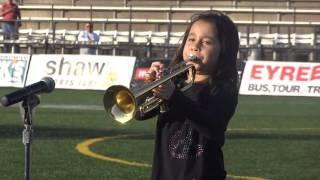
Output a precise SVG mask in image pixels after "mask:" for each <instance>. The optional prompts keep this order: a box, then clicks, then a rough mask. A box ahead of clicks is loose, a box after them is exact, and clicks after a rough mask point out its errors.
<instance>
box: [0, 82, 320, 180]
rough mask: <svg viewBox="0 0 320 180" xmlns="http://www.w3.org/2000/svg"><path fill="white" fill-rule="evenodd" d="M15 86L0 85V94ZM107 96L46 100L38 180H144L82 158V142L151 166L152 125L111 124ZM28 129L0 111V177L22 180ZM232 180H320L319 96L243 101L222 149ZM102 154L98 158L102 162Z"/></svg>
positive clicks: (39, 125) (11, 112) (131, 171)
mask: <svg viewBox="0 0 320 180" xmlns="http://www.w3.org/2000/svg"><path fill="white" fill-rule="evenodd" d="M12 90H13V89H12V88H0V95H1V96H2V95H4V94H6V93H8V92H11V91H12ZM103 93H104V92H102V91H70V90H55V91H54V92H53V93H51V94H44V95H41V105H40V106H39V107H38V108H37V109H36V113H35V117H34V122H33V129H34V136H33V143H32V158H31V159H32V167H31V179H33V180H44V179H46V180H70V179H77V180H109V179H110V180H127V179H130V180H147V179H149V177H150V171H151V169H150V167H140V166H136V165H127V164H122V163H118V162H113V161H110V160H106V159H104V160H103V159H97V158H93V157H90V156H86V155H83V154H81V153H80V152H79V151H78V150H77V149H76V146H77V145H78V144H79V143H83V142H84V141H85V140H88V139H92V138H101V137H117V136H119V135H128V136H126V137H120V138H110V139H104V140H101V141H99V142H96V143H93V144H91V145H90V150H91V152H94V153H96V154H98V155H100V156H101V157H107V158H114V159H121V160H125V161H126V162H137V163H141V164H145V165H149V164H151V159H152V152H153V135H154V128H155V120H154V119H152V120H149V121H144V122H137V121H130V122H129V123H128V124H125V125H121V124H118V123H117V122H115V121H112V120H108V119H106V115H105V113H104V110H103V105H102V97H103ZM22 130H23V124H22V121H21V118H20V115H19V109H18V107H17V106H15V107H9V108H4V107H0V154H1V158H0V174H1V175H0V179H1V180H2V179H3V180H17V179H23V171H24V146H23V144H22V140H21V139H22V138H21V133H22ZM224 152H225V165H226V169H227V171H228V173H229V175H228V179H255V180H259V179H277V180H283V179H285V180H287V179H289V180H295V179H306V180H309V179H310V180H314V179H320V155H319V154H320V98H310V97H270V96H240V97H239V105H238V109H237V112H236V115H235V116H234V117H233V119H232V120H231V123H230V125H229V129H228V131H227V140H226V144H225V146H224ZM100 156H99V157H100Z"/></svg>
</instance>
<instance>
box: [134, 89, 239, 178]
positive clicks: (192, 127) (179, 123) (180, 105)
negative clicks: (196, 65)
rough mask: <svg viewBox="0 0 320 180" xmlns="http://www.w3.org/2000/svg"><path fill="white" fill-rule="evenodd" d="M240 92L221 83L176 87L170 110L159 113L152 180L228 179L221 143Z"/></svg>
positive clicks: (149, 114)
mask: <svg viewBox="0 0 320 180" xmlns="http://www.w3.org/2000/svg"><path fill="white" fill-rule="evenodd" d="M236 105H237V93H233V91H232V90H231V89H230V88H228V86H221V87H219V88H214V89H212V88H209V85H208V84H197V83H196V84H194V85H193V86H192V87H191V88H190V89H188V90H187V91H185V92H181V91H179V90H175V91H174V93H173V95H172V97H171V98H170V100H169V101H168V106H169V110H168V111H167V112H165V113H160V114H159V113H158V112H159V110H154V111H151V112H150V113H148V114H146V115H144V116H141V115H140V114H139V113H137V117H136V118H137V119H138V120H142V119H146V118H150V117H152V116H154V115H156V114H159V115H158V121H157V128H156V139H155V150H154V159H153V167H152V178H151V179H152V180H215V179H218V180H219V179H225V177H226V172H225V170H224V160H223V152H222V149H221V148H222V146H223V144H224V139H225V137H224V134H225V130H226V128H227V125H228V122H229V120H230V119H231V117H232V115H233V114H234V112H235V108H236Z"/></svg>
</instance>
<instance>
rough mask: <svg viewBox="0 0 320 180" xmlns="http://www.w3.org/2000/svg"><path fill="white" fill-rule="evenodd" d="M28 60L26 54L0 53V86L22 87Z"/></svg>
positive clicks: (28, 57)
mask: <svg viewBox="0 0 320 180" xmlns="http://www.w3.org/2000/svg"><path fill="white" fill-rule="evenodd" d="M29 60H30V55H28V54H0V87H1V86H5V87H23V86H24V83H25V81H26V75H27V70H28V65H29Z"/></svg>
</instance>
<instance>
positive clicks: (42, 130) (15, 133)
mask: <svg viewBox="0 0 320 180" xmlns="http://www.w3.org/2000/svg"><path fill="white" fill-rule="evenodd" d="M23 129H24V127H17V126H14V125H0V139H7V138H20V137H21V134H22V131H23ZM33 131H34V132H33V137H34V138H37V139H78V138H81V139H83V138H92V137H103V136H117V135H124V134H128V135H130V136H129V137H128V139H153V134H152V132H143V131H139V130H124V129H121V130H119V129H89V128H62V127H43V126H40V127H39V126H38V127H34V128H33ZM122 139H126V138H122Z"/></svg>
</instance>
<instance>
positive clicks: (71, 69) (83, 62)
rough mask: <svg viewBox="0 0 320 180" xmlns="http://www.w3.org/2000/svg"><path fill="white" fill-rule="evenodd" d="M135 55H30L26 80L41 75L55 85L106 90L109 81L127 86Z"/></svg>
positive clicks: (67, 87)
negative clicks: (49, 78) (52, 80)
mask: <svg viewBox="0 0 320 180" xmlns="http://www.w3.org/2000/svg"><path fill="white" fill-rule="evenodd" d="M134 64H135V57H127V56H96V55H48V54H42V55H32V58H31V62H30V69H29V73H28V78H27V84H31V83H34V82H37V81H39V80H40V79H41V78H42V77H44V76H49V77H51V78H53V79H54V80H55V82H56V88H61V89H90V90H106V89H107V88H108V87H109V86H111V85H123V86H126V87H129V86H130V81H131V78H132V73H133V68H134Z"/></svg>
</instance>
